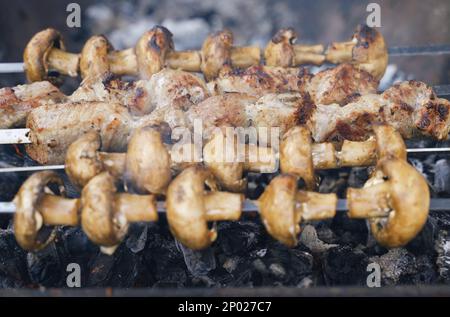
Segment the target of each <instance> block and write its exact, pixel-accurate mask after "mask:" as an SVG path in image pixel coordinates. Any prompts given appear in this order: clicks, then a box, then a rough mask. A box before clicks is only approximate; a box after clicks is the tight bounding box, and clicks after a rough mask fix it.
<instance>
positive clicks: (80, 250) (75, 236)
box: [62, 227, 98, 261]
mask: <svg viewBox="0 0 450 317" xmlns="http://www.w3.org/2000/svg"><path fill="white" fill-rule="evenodd" d="M62 241H63V244H64V248H65V251H66V253H67V256H69V257H71V258H74V259H77V258H79V259H85V258H87V257H88V256H89V255H90V254H92V253H94V252H96V251H97V250H98V248H97V247H96V246H95V245H94V244H93V243H92V242H90V241H89V238H88V237H87V236H86V234H85V233H84V231H83V230H82V229H81V227H73V228H72V227H69V228H65V230H64V231H63V233H62ZM81 261H82V260H81Z"/></svg>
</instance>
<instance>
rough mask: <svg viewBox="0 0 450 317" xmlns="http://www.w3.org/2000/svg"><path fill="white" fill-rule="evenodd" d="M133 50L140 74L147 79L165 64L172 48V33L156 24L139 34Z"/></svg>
mask: <svg viewBox="0 0 450 317" xmlns="http://www.w3.org/2000/svg"><path fill="white" fill-rule="evenodd" d="M134 50H135V53H136V58H137V64H138V69H139V73H140V76H141V78H143V79H148V78H150V77H151V76H152V75H153V74H155V73H157V72H159V71H160V70H161V69H162V68H163V67H164V66H165V59H166V56H167V54H168V53H169V52H170V51H173V50H174V44H173V40H172V33H171V32H170V31H169V30H168V29H167V28H165V27H164V26H160V25H156V26H154V27H153V28H152V29H151V30H150V31H148V32H146V33H144V35H142V36H141V38H140V39H139V41H138V42H137V44H136V47H135V49H134Z"/></svg>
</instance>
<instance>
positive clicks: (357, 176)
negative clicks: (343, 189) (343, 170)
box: [348, 167, 369, 188]
mask: <svg viewBox="0 0 450 317" xmlns="http://www.w3.org/2000/svg"><path fill="white" fill-rule="evenodd" d="M368 179H369V173H368V169H367V168H365V167H354V168H352V169H351V170H350V175H349V177H348V186H349V187H356V188H360V187H363V186H364V184H365V183H366V181H367V180H368Z"/></svg>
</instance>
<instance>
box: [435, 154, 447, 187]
mask: <svg viewBox="0 0 450 317" xmlns="http://www.w3.org/2000/svg"><path fill="white" fill-rule="evenodd" d="M433 187H434V191H435V192H436V193H438V194H450V163H449V161H448V160H445V159H441V160H438V161H436V163H435V165H434V182H433Z"/></svg>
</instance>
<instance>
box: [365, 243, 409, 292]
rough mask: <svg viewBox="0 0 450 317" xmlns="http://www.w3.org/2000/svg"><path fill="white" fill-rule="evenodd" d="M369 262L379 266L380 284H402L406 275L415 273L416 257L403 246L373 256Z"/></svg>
mask: <svg viewBox="0 0 450 317" xmlns="http://www.w3.org/2000/svg"><path fill="white" fill-rule="evenodd" d="M369 261H370V262H373V263H378V264H379V265H380V268H381V284H382V285H397V284H402V283H403V284H404V283H405V282H406V281H407V280H408V276H411V275H412V274H415V273H417V266H416V258H415V256H414V255H413V254H412V253H410V252H408V250H406V249H405V248H396V249H390V250H389V251H388V252H387V253H386V254H383V255H382V256H374V257H371V258H370V259H369Z"/></svg>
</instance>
